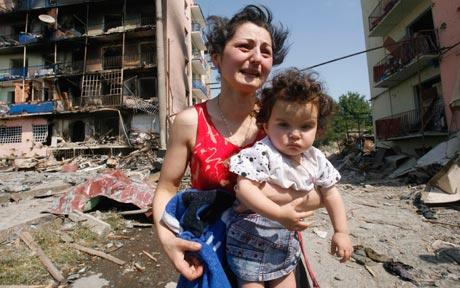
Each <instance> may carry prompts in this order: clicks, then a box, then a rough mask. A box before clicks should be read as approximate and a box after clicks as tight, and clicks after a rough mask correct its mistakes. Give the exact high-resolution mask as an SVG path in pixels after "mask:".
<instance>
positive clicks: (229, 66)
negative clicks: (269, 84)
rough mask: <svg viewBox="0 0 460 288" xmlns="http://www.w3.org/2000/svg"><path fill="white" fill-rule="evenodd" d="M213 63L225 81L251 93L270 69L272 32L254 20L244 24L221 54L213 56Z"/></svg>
mask: <svg viewBox="0 0 460 288" xmlns="http://www.w3.org/2000/svg"><path fill="white" fill-rule="evenodd" d="M213 62H214V65H215V66H217V67H218V69H219V71H220V76H221V79H222V81H223V82H225V84H227V85H228V86H229V87H231V88H233V89H234V90H238V91H240V92H242V93H253V92H255V91H256V90H257V89H259V88H260V87H261V86H262V84H263V83H264V82H265V81H266V80H267V77H268V75H269V74H270V71H271V69H272V63H273V50H272V38H271V35H270V33H269V32H268V31H267V30H266V29H265V28H262V27H259V26H257V25H255V24H254V23H251V22H246V23H243V24H241V25H240V26H239V27H238V28H237V29H236V31H235V34H234V35H233V37H232V38H231V39H230V40H229V41H228V42H227V44H226V45H225V47H224V51H223V52H222V55H216V56H215V57H213ZM223 84H224V83H223Z"/></svg>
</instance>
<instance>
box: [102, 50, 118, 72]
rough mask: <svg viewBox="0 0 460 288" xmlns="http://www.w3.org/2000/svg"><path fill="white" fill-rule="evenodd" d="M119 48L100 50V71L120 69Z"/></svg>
mask: <svg viewBox="0 0 460 288" xmlns="http://www.w3.org/2000/svg"><path fill="white" fill-rule="evenodd" d="M121 52H122V48H121V46H114V47H106V48H103V50H102V69H104V70H105V69H119V68H121Z"/></svg>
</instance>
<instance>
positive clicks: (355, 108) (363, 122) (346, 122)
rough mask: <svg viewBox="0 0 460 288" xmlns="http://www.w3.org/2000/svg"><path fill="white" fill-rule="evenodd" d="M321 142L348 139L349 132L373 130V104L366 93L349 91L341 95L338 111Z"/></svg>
mask: <svg viewBox="0 0 460 288" xmlns="http://www.w3.org/2000/svg"><path fill="white" fill-rule="evenodd" d="M331 122H332V123H331V125H330V126H329V129H328V130H327V131H326V133H325V135H324V137H323V139H322V141H321V142H323V143H327V142H329V141H337V140H340V139H346V138H347V133H348V132H351V131H353V132H354V131H356V132H358V133H364V132H369V133H370V132H371V131H372V118H371V105H370V103H369V101H367V100H366V98H365V96H364V95H360V94H359V93H358V92H347V93H346V94H343V95H341V96H340V97H339V101H338V103H337V113H336V115H335V117H334V119H333V120H332V121H331Z"/></svg>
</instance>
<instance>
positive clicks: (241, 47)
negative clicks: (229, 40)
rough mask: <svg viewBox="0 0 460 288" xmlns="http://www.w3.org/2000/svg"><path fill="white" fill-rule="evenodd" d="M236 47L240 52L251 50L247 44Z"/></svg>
mask: <svg viewBox="0 0 460 288" xmlns="http://www.w3.org/2000/svg"><path fill="white" fill-rule="evenodd" d="M237 47H238V48H239V49H240V50H242V51H249V50H250V49H251V47H249V44H240V45H238V46H237Z"/></svg>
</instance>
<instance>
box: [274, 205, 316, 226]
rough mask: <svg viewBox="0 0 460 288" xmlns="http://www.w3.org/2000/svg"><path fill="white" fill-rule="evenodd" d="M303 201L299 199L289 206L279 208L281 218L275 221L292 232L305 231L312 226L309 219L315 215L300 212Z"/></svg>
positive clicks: (309, 212)
mask: <svg viewBox="0 0 460 288" xmlns="http://www.w3.org/2000/svg"><path fill="white" fill-rule="evenodd" d="M302 201H303V199H302V198H297V199H295V200H293V201H291V202H289V203H287V204H284V205H281V206H279V213H278V215H279V216H278V218H277V219H273V220H275V221H278V222H279V223H281V225H283V226H284V227H285V228H286V229H288V230H290V231H302V230H305V229H306V228H308V227H309V226H310V225H311V224H312V222H311V221H309V218H310V217H311V216H312V215H313V212H312V211H298V210H297V209H298V205H299V204H301V203H302Z"/></svg>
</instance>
